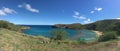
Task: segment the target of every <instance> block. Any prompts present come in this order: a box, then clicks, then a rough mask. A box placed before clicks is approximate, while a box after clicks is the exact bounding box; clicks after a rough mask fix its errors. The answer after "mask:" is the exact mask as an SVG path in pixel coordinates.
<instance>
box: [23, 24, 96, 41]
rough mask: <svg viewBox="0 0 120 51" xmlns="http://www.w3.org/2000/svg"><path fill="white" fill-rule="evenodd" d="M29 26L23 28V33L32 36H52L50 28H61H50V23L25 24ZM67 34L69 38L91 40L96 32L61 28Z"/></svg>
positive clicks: (94, 37)
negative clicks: (25, 28)
mask: <svg viewBox="0 0 120 51" xmlns="http://www.w3.org/2000/svg"><path fill="white" fill-rule="evenodd" d="M25 26H29V27H30V29H28V30H24V31H23V33H25V34H29V35H34V36H45V37H52V33H51V31H52V30H58V29H61V28H52V27H51V26H50V25H25ZM63 30H65V31H66V32H67V33H68V34H67V36H68V38H69V39H71V40H77V39H81V38H82V39H85V40H93V39H96V34H95V33H94V32H92V31H90V30H73V29H63Z"/></svg>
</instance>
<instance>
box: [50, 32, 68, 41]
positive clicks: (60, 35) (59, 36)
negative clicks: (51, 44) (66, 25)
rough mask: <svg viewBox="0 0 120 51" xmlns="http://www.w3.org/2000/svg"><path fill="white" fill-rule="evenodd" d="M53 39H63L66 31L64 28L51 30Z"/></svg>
mask: <svg viewBox="0 0 120 51" xmlns="http://www.w3.org/2000/svg"><path fill="white" fill-rule="evenodd" d="M52 34H53V39H55V40H63V39H65V38H66V35H67V32H66V31H65V30H53V31H52Z"/></svg>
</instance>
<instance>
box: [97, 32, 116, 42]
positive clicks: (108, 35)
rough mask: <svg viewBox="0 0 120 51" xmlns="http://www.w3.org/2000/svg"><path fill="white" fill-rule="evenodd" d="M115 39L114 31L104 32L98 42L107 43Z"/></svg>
mask: <svg viewBox="0 0 120 51" xmlns="http://www.w3.org/2000/svg"><path fill="white" fill-rule="evenodd" d="M116 38H117V33H116V32H115V31H110V32H105V33H104V34H103V35H102V36H100V37H99V39H98V41H108V40H112V39H116Z"/></svg>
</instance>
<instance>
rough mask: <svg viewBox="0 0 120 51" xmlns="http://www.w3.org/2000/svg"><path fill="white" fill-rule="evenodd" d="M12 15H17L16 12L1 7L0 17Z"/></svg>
mask: <svg viewBox="0 0 120 51" xmlns="http://www.w3.org/2000/svg"><path fill="white" fill-rule="evenodd" d="M13 13H17V12H16V11H15V10H13V9H10V8H6V7H3V8H2V9H0V15H7V14H13Z"/></svg>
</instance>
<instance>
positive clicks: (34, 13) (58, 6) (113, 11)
mask: <svg viewBox="0 0 120 51" xmlns="http://www.w3.org/2000/svg"><path fill="white" fill-rule="evenodd" d="M104 19H120V0H0V20H6V21H9V22H12V23H14V24H26V25H54V24H72V23H81V24H88V23H92V22H95V21H98V20H104Z"/></svg>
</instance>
